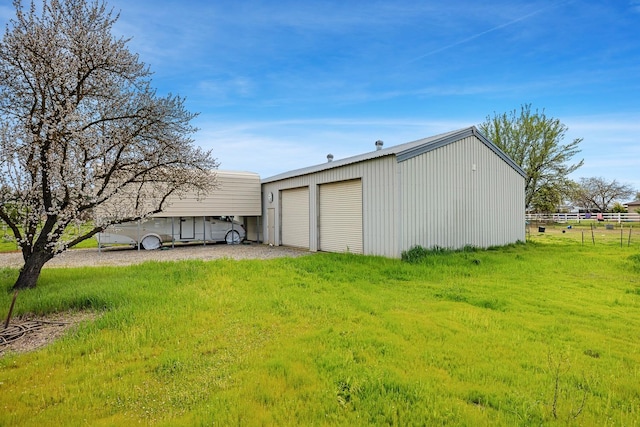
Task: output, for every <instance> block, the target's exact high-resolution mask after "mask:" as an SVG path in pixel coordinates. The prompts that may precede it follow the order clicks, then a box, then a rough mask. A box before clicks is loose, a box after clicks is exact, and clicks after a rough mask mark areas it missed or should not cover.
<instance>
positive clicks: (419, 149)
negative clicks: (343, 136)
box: [262, 126, 526, 184]
mask: <svg viewBox="0 0 640 427" xmlns="http://www.w3.org/2000/svg"><path fill="white" fill-rule="evenodd" d="M469 136H475V137H476V138H478V139H479V140H480V141H481V142H482V143H483V144H484V145H486V146H487V147H488V148H489V149H490V150H491V151H493V152H494V153H495V154H496V155H497V156H499V157H500V158H501V159H502V160H504V161H505V162H506V163H507V164H508V165H509V166H511V167H512V168H513V169H514V170H515V171H516V172H518V173H519V174H520V175H522V176H523V177H526V173H525V172H524V171H523V170H522V168H521V167H520V166H518V165H517V164H516V163H515V162H514V161H513V160H511V158H510V157H509V156H507V155H506V154H505V153H504V151H502V150H501V149H500V148H498V146H497V145H495V144H494V143H492V142H491V141H489V140H488V139H487V138H486V137H485V136H484V135H482V134H481V133H480V132H479V131H478V129H476V127H475V126H471V127H468V128H464V129H459V130H455V131H452V132H447V133H442V134H440V135H435V136H431V137H429V138H423V139H419V140H417V141H412V142H407V143H404V144H400V145H395V146H393V147H388V148H383V149H381V150H376V151H372V152H369V153H364V154H359V155H357V156H352V157H347V158H344V159H340V160H334V161H332V162H326V163H321V164H319V165H315V166H309V167H306V168H301V169H296V170H292V171H289V172H284V173H281V174H278V175H274V176H271V177H268V178H264V179H263V180H262V183H263V184H264V183H268V182H274V181H280V180H283V179H287V178H293V177H296V176H301V175H308V174H311V173H316V172H320V171H323V170H327V169H333V168H338V167H341V166H345V165H349V164H353V163H359V162H364V161H366V160H371V159H375V158H378V157H384V156H396V158H397V161H398V162H403V161H405V160H408V159H411V158H413V157H416V156H419V155H421V154H424V153H426V152H428V151H432V150H435V149H437V148H440V147H443V146H445V145H448V144H451V143H452V142H455V141H459V140H461V139H463V138H467V137H469Z"/></svg>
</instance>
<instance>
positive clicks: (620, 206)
mask: <svg viewBox="0 0 640 427" xmlns="http://www.w3.org/2000/svg"><path fill="white" fill-rule="evenodd" d="M611 212H615V213H627V210H626V209H625V208H624V206H623V204H622V203H620V202H615V203H614V204H613V207H612V208H611Z"/></svg>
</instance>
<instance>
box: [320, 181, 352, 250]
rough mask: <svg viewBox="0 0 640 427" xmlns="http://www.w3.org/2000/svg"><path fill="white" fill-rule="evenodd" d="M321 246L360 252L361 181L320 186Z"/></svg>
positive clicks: (329, 248)
mask: <svg viewBox="0 0 640 427" xmlns="http://www.w3.org/2000/svg"><path fill="white" fill-rule="evenodd" d="M319 229H320V250H322V251H328V252H351V253H355V254H361V253H362V250H363V245H362V181H361V180H359V179H357V180H351V181H345V182H336V183H330V184H322V185H321V186H320V222H319Z"/></svg>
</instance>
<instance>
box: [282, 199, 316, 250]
mask: <svg viewBox="0 0 640 427" xmlns="http://www.w3.org/2000/svg"><path fill="white" fill-rule="evenodd" d="M281 212H282V224H281V226H280V227H281V228H280V229H281V230H282V244H283V245H287V246H296V247H299V248H305V249H309V187H302V188H295V189H293V190H283V191H282V206H281Z"/></svg>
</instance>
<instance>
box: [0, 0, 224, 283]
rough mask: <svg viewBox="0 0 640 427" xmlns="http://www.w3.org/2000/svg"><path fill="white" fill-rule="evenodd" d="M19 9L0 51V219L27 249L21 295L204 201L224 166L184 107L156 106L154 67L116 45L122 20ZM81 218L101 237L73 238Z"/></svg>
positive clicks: (55, 2)
mask: <svg viewBox="0 0 640 427" xmlns="http://www.w3.org/2000/svg"><path fill="white" fill-rule="evenodd" d="M14 6H15V8H16V16H15V18H14V19H12V20H11V21H10V23H9V25H7V28H6V31H5V34H4V37H3V38H2V41H1V42H0V219H2V220H3V221H4V222H5V223H6V224H7V225H8V227H9V228H10V229H11V231H12V232H13V234H14V236H15V238H16V241H17V243H18V245H19V247H20V249H21V251H22V255H23V258H24V266H23V267H22V269H21V271H20V274H19V276H18V279H17V281H16V283H15V285H14V289H21V288H30V287H35V285H36V282H37V279H38V277H39V275H40V272H41V269H42V267H43V266H44V264H45V263H46V262H47V261H49V260H50V259H52V258H53V257H54V256H55V255H57V254H60V253H61V252H63V251H64V250H66V249H67V248H69V247H71V246H73V245H76V244H78V243H79V242H81V241H83V240H85V239H88V238H90V237H92V236H93V235H95V234H96V233H98V232H99V231H101V230H103V229H104V228H105V227H106V226H107V225H110V224H114V223H119V222H122V221H131V220H136V219H140V218H143V217H145V216H148V215H150V214H153V213H157V212H159V211H161V210H162V208H163V206H164V204H165V201H166V199H167V197H168V196H170V195H176V194H177V195H180V194H181V193H183V192H186V191H193V190H201V191H207V188H211V184H212V183H211V180H212V175H211V173H210V171H211V170H212V169H215V168H216V167H217V162H216V159H214V158H213V157H212V154H211V152H210V151H204V150H202V149H200V148H197V147H196V146H195V145H194V143H193V139H192V138H191V135H192V134H193V133H194V132H195V131H196V129H195V128H194V127H193V126H192V125H191V123H190V122H191V121H192V119H193V118H194V117H195V115H194V114H192V113H189V112H188V111H187V110H186V109H185V107H184V99H183V98H180V97H178V96H173V95H167V96H158V95H157V94H156V92H155V90H154V89H152V88H151V80H150V75H151V72H150V70H149V67H148V66H147V65H145V64H144V63H142V62H141V61H140V60H139V58H138V55H136V54H134V53H131V52H130V51H129V50H128V48H127V42H128V40H127V39H123V38H117V37H114V36H113V35H112V28H113V25H114V23H115V22H116V21H117V19H118V15H117V14H115V15H114V14H113V11H112V10H110V9H107V7H106V5H105V4H104V3H103V2H102V1H93V2H87V1H86V0H44V1H43V2H42V3H39V5H38V6H36V5H35V3H34V2H33V1H32V2H31V4H30V7H29V8H28V10H26V9H25V8H23V6H22V5H21V2H20V1H19V0H15V1H14ZM98 213H99V215H98ZM81 217H88V218H92V219H93V221H92V222H91V223H92V224H93V226H92V228H91V229H88V230H86V232H84V233H83V234H81V235H80V236H76V237H74V238H67V237H66V234H65V230H66V229H67V228H68V227H69V226H70V225H71V224H73V223H74V222H75V221H77V220H78V219H79V218H81Z"/></svg>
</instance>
